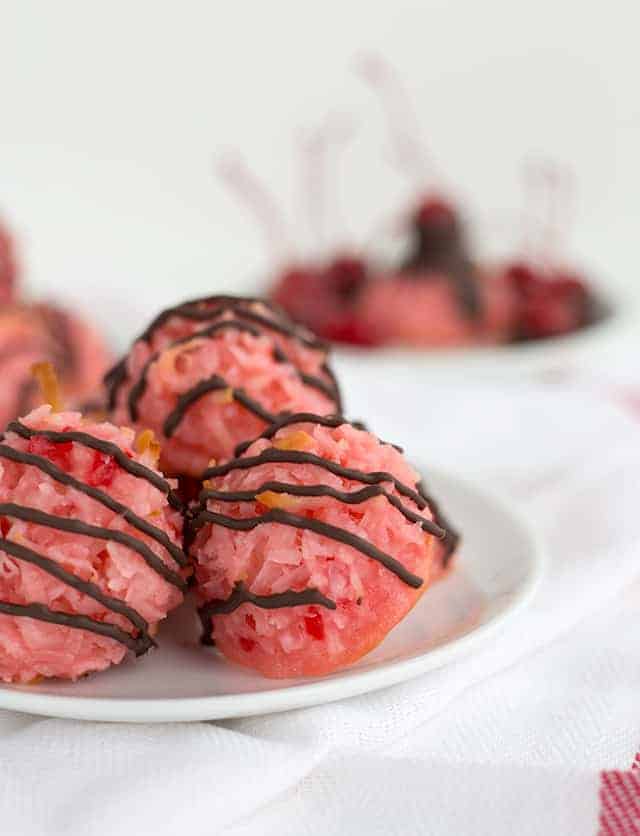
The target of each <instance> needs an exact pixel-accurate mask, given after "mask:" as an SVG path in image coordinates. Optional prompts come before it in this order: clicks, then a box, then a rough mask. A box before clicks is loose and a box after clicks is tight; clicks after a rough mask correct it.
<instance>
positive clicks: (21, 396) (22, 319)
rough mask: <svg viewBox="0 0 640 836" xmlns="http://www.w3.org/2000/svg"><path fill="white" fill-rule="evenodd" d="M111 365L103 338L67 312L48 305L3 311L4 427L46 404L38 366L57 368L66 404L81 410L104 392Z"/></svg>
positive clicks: (0, 374)
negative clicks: (45, 363) (102, 386)
mask: <svg viewBox="0 0 640 836" xmlns="http://www.w3.org/2000/svg"><path fill="white" fill-rule="evenodd" d="M110 359H111V358H110V354H109V352H108V350H107V348H106V346H105V343H104V341H103V339H102V337H101V336H100V335H99V334H98V332H97V331H96V330H95V329H94V328H93V327H92V326H91V325H89V324H88V323H87V322H85V321H84V320H83V319H80V317H78V316H76V315H74V314H71V313H69V312H68V311H66V310H63V309H61V308H58V307H55V306H53V305H48V304H30V305H29V304H11V305H6V306H2V307H0V378H1V379H2V387H1V388H0V425H1V426H2V427H4V425H5V424H6V423H7V421H10V420H11V419H12V418H16V417H17V416H18V415H24V414H25V413H26V412H28V411H29V409H31V408H32V407H33V406H35V405H36V404H37V403H39V402H40V401H39V393H38V388H37V385H36V383H35V381H34V379H33V376H32V374H31V367H32V366H33V364H34V363H37V362H43V361H49V362H51V363H52V364H53V365H54V366H55V368H56V371H57V373H58V376H59V379H60V384H61V388H62V394H63V396H64V398H65V400H67V401H68V402H69V403H73V404H76V403H81V402H82V401H84V400H85V399H87V398H90V397H92V396H93V395H94V393H96V392H97V391H99V388H100V382H101V379H102V376H103V375H104V373H105V370H106V369H107V367H108V365H109V362H110Z"/></svg>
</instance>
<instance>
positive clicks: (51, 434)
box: [7, 421, 182, 511]
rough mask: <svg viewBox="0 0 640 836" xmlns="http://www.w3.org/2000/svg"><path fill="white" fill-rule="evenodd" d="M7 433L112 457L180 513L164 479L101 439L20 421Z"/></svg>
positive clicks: (179, 506) (175, 498)
mask: <svg viewBox="0 0 640 836" xmlns="http://www.w3.org/2000/svg"><path fill="white" fill-rule="evenodd" d="M7 432H13V433H15V434H16V435H19V436H20V437H21V438H26V439H29V438H33V437H34V436H40V437H41V438H46V439H47V440H48V441H52V442H53V443H54V444H64V443H65V442H67V441H75V442H76V443H77V444H83V445H84V446H85V447H90V448H91V449H92V450H98V452H100V453H104V454H105V455H106V456H113V458H114V459H115V460H116V461H117V462H118V464H119V465H120V467H121V468H122V469H123V470H126V471H127V473H131V474H132V475H133V476H138V477H139V478H141V479H145V480H146V481H147V482H149V483H150V484H151V485H153V487H154V488H157V489H158V490H159V491H161V492H162V493H163V494H165V496H166V497H167V500H168V502H169V504H170V505H171V507H172V508H175V509H176V510H179V511H182V502H181V501H180V497H179V496H178V494H177V493H176V492H175V491H174V490H173V489H172V488H171V485H170V484H169V483H168V482H167V480H166V479H164V478H163V477H162V476H160V475H159V474H158V473H156V472H155V471H153V470H151V468H149V467H145V466H144V465H143V464H140V463H139V462H136V461H134V460H133V459H130V458H129V457H128V456H127V454H126V453H125V452H124V451H123V450H121V449H120V447H118V446H117V445H116V444H113V443H112V442H110V441H105V440H104V439H102V438H95V436H92V435H89V434H88V433H83V432H78V431H75V430H73V431H69V432H58V431H56V430H34V429H31V427H27V426H25V425H24V424H22V423H20V421H12V422H11V423H10V424H9V425H8V426H7Z"/></svg>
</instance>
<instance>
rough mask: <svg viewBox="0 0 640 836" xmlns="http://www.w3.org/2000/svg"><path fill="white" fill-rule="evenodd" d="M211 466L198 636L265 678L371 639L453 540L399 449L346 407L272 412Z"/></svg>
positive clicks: (431, 575)
mask: <svg viewBox="0 0 640 836" xmlns="http://www.w3.org/2000/svg"><path fill="white" fill-rule="evenodd" d="M236 452H237V454H238V457H237V458H234V459H232V460H231V461H229V462H227V463H225V464H223V465H218V466H215V467H211V468H209V469H208V470H207V471H206V472H205V483H204V486H205V489H204V491H203V493H202V496H201V502H200V505H199V507H198V508H197V509H196V510H195V511H194V514H193V519H192V521H191V523H190V532H191V536H192V538H193V540H192V543H191V554H192V556H193V557H194V559H195V561H196V579H197V588H198V593H199V596H200V600H201V602H202V604H203V606H202V609H201V611H200V612H201V616H202V620H203V625H204V639H205V641H208V642H209V643H210V642H212V641H214V642H215V645H216V647H217V648H218V649H219V650H220V651H221V652H222V653H223V654H224V655H225V656H226V657H228V658H229V659H232V660H233V661H235V662H238V663H240V664H242V665H246V666H247V667H251V668H255V669H256V670H258V671H260V672H261V673H262V674H264V675H266V676H270V677H289V676H319V675H323V674H328V673H331V672H332V671H334V670H336V669H338V668H340V667H342V666H344V665H348V664H350V663H351V662H354V661H356V660H357V659H359V658H360V657H361V656H363V655H364V654H365V653H367V652H368V651H370V650H372V649H373V648H374V647H375V646H376V645H377V644H379V642H380V641H382V639H383V638H384V637H385V635H386V634H387V633H388V632H389V630H391V629H392V628H393V627H394V626H395V625H396V624H397V623H398V621H400V620H401V619H402V618H403V617H404V616H405V615H406V614H407V612H409V610H410V609H411V608H412V607H413V605H414V604H415V603H416V601H417V600H418V599H419V597H420V596H421V595H422V593H423V592H424V591H425V589H427V588H428V586H429V585H430V584H431V583H432V582H433V580H434V579H435V578H437V577H438V576H439V575H440V574H441V572H442V570H443V567H444V565H445V564H446V562H447V561H448V560H449V558H450V556H451V554H452V552H453V550H454V549H455V546H456V541H457V538H456V536H455V535H454V534H453V533H451V534H449V535H448V536H447V534H446V532H445V530H444V529H443V528H442V527H441V525H440V524H439V520H440V519H441V517H438V518H437V519H436V515H435V514H434V509H433V506H431V505H430V501H429V499H428V498H427V497H426V496H425V495H424V493H423V491H422V489H421V487H420V484H419V477H418V474H417V473H416V471H415V470H414V469H413V468H412V467H411V466H410V465H409V464H408V463H407V461H406V460H405V459H404V457H403V455H402V453H401V451H400V450H399V448H395V447H393V446H392V445H390V444H385V443H383V442H381V441H379V440H378V439H377V438H376V437H375V436H374V435H372V434H371V433H369V432H367V431H366V430H365V429H363V428H362V427H361V425H353V424H349V423H347V422H346V421H345V419H342V418H335V417H333V418H321V417H318V416H313V415H297V416H290V417H289V418H284V419H281V420H280V421H279V422H276V423H275V424H273V425H272V426H271V427H270V428H269V429H268V430H266V431H265V433H263V435H262V437H260V438H259V439H257V440H256V441H254V442H252V443H251V444H244V445H241V446H240V447H239V448H238V450H237V451H236Z"/></svg>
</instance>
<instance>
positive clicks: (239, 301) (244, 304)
mask: <svg viewBox="0 0 640 836" xmlns="http://www.w3.org/2000/svg"><path fill="white" fill-rule="evenodd" d="M255 304H262V305H263V306H264V307H265V308H266V309H267V310H268V311H269V312H270V313H272V314H273V318H271V317H267V316H263V315H261V314H260V313H258V312H257V311H255V310H253V309H252V308H251V307H250V306H251V305H255ZM226 313H231V314H232V316H233V318H232V319H227V320H223V321H221V322H214V323H213V324H212V325H209V326H208V327H207V328H203V329H201V330H199V331H195V332H194V333H192V334H188V335H186V336H184V337H181V338H180V339H177V340H175V341H174V342H172V343H170V344H169V345H168V346H166V348H165V349H163V350H167V349H170V348H174V347H176V346H179V345H182V344H185V343H188V342H191V341H193V340H197V339H199V338H211V337H213V336H215V335H216V334H217V333H220V332H221V331H224V330H237V331H243V332H246V333H249V334H251V335H252V336H256V337H257V336H260V335H262V334H263V333H264V329H269V330H271V331H275V332H276V333H279V334H282V335H283V336H285V337H287V338H289V339H293V340H297V341H298V342H300V343H302V344H303V345H305V346H307V347H309V348H313V349H316V350H321V351H327V345H326V343H323V342H322V341H321V340H317V339H316V338H315V337H313V336H312V335H311V334H309V333H308V332H306V331H305V330H304V329H302V328H301V327H299V326H297V325H295V324H294V323H293V322H292V321H291V320H289V319H288V317H287V316H286V315H285V314H284V312H282V311H281V310H280V309H279V308H277V307H275V306H273V305H271V304H270V303H268V302H266V301H263V300H257V299H243V298H235V297H231V296H212V297H209V298H205V299H200V300H193V301H190V302H184V303H183V304H181V305H177V306H175V307H173V308H169V309H167V310H166V311H163V312H162V313H161V314H159V315H158V316H157V317H156V318H155V319H154V320H153V322H152V323H151V324H150V325H149V327H148V328H147V329H146V330H145V331H144V332H143V333H142V334H141V335H140V337H139V338H138V341H144V342H147V343H148V342H150V341H151V339H152V337H153V335H154V334H155V332H156V330H157V329H158V328H159V327H161V326H162V325H163V324H164V323H165V322H167V321H168V320H169V319H171V317H173V316H176V317H181V318H183V319H190V320H193V321H196V322H207V321H211V320H215V319H217V318H219V317H220V316H223V315H225V314H226ZM160 353H161V352H155V353H154V354H153V355H152V356H151V357H150V358H149V359H148V360H147V362H146V363H145V365H144V367H143V369H142V371H141V374H140V377H139V378H138V380H137V381H136V382H135V383H134V384H133V386H132V387H131V389H130V391H129V394H128V396H127V408H128V410H129V415H130V417H131V420H132V421H137V420H138V416H139V412H138V404H139V401H140V399H141V398H142V396H143V395H144V393H145V391H146V388H147V377H148V372H149V369H150V368H151V366H152V365H153V364H154V363H155V362H156V361H157V360H158V357H159V356H160ZM274 357H275V358H276V359H277V360H278V362H287V363H289V364H290V365H292V367H293V368H294V369H295V371H296V374H297V375H298V377H299V379H300V380H301V381H302V382H303V383H304V384H305V385H306V386H309V387H311V388H314V389H316V390H317V391H319V392H322V394H324V395H325V396H326V397H328V398H330V399H331V400H333V402H334V405H335V407H336V409H337V410H338V411H339V410H341V408H342V402H341V396H340V390H339V387H338V384H337V381H336V378H335V376H334V374H333V372H332V371H331V370H330V368H329V366H328V365H327V363H326V362H325V363H324V364H323V365H322V367H321V368H322V372H323V373H324V375H325V376H326V377H327V380H324V379H323V378H322V377H319V376H317V375H313V374H309V373H307V372H305V371H303V370H302V369H299V368H298V367H297V366H296V365H295V364H294V363H292V362H291V360H290V358H288V357H287V356H286V354H285V353H284V351H283V350H282V348H281V347H279V346H276V347H275V349H274ZM126 379H127V363H126V358H123V359H122V360H121V361H120V362H119V363H118V364H117V365H115V366H114V367H113V368H112V369H111V370H110V371H109V372H108V373H107V374H106V375H105V378H104V382H105V385H106V387H107V390H108V404H109V409H110V410H113V409H114V408H115V406H116V403H117V396H118V391H119V389H120V387H121V386H122V385H123V384H124V382H125V381H126ZM199 385H200V384H198V386H199ZM210 391H211V390H210ZM238 391H239V392H240V393H241V397H239V398H235V400H236V401H238V402H239V403H243V404H244V405H245V406H247V408H250V409H251V411H252V412H254V413H255V414H259V413H258V411H257V410H256V406H257V407H259V408H260V409H261V407H260V405H259V404H257V403H256V401H255V400H253V399H250V400H249V399H248V396H247V395H246V393H244V392H243V390H238ZM192 393H193V389H192V390H189V392H186V393H184V395H183V397H185V396H189V397H190V398H191V400H190V403H193V402H195V400H197V397H196V396H194V395H193V394H192ZM203 394H206V392H203ZM200 396H201V395H200ZM262 412H263V415H261V416H260V417H263V419H264V420H265V421H271V420H272V419H273V417H274V416H272V415H271V414H270V413H268V412H267V411H266V410H262ZM174 429H175V428H174Z"/></svg>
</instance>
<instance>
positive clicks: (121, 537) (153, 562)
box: [0, 502, 187, 590]
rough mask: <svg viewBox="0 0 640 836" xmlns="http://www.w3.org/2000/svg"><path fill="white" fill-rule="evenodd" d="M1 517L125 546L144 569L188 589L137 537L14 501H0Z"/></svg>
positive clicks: (179, 587)
mask: <svg viewBox="0 0 640 836" xmlns="http://www.w3.org/2000/svg"><path fill="white" fill-rule="evenodd" d="M0 515H2V516H5V517H13V518H14V519H18V520H24V522H29V523H35V524H36V525H42V526H45V527H47V528H55V529H57V530H58V531H68V532H70V533H71V534H80V535H82V536H83V537H92V538H93V539H97V540H107V541H111V542H113V543H119V544H120V545H121V546H126V547H127V548H129V549H131V550H132V551H134V552H137V553H138V554H139V555H140V557H141V558H142V559H143V560H144V562H145V563H146V564H147V566H149V567H150V568H151V569H153V570H154V571H155V572H157V573H158V574H159V575H161V576H162V577H163V578H164V579H165V580H166V581H167V582H168V583H170V584H172V585H173V586H175V587H177V588H178V589H181V590H185V589H186V588H187V584H186V582H185V581H184V579H183V578H182V576H181V575H179V574H177V572H174V571H173V570H172V569H170V568H169V567H168V566H166V565H165V564H164V563H163V562H162V560H161V559H160V558H159V557H158V555H157V554H156V553H155V552H153V551H151V549H150V548H149V546H147V545H146V543H143V542H142V540H138V539H137V537H133V536H132V535H131V534H127V533H126V532H125V531H118V530H117V529H113V528H103V527H102V526H98V525H90V524H89V523H85V522H83V521H82V520H78V519H73V518H68V517H57V516H55V515H53V514H47V513H46V512H45V511H40V510H38V509H37V508H27V507H26V506H24V505H15V504H14V503H13V502H0Z"/></svg>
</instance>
